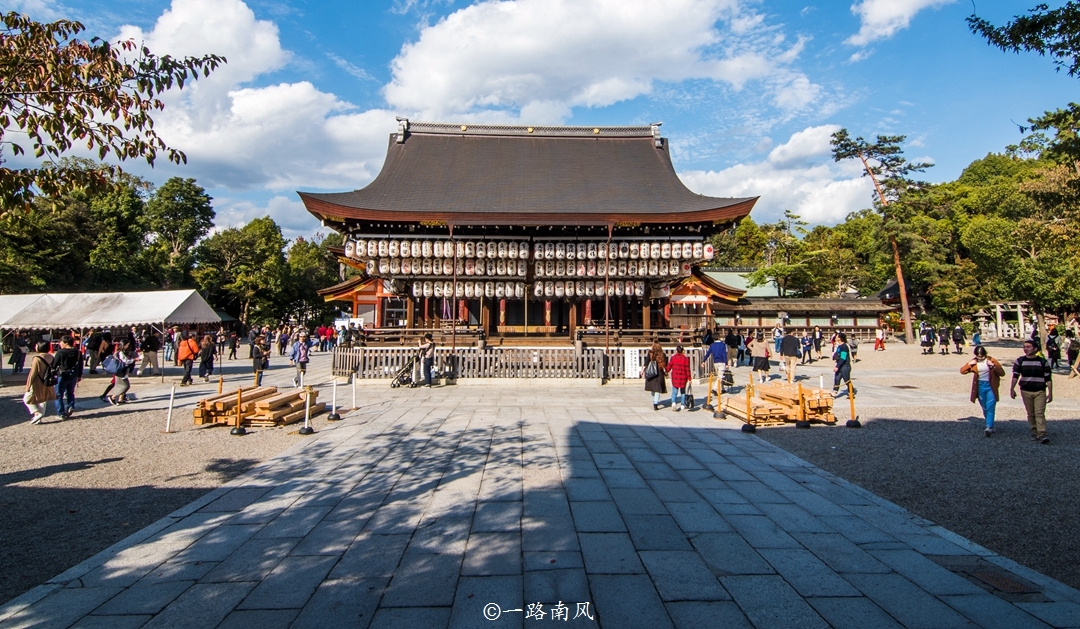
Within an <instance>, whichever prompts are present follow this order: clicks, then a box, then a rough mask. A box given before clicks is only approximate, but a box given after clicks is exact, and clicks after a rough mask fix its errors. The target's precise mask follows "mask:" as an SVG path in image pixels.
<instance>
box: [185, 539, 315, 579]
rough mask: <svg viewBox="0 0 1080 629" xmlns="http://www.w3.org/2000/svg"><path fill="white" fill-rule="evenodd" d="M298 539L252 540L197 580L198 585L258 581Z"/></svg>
mask: <svg viewBox="0 0 1080 629" xmlns="http://www.w3.org/2000/svg"><path fill="white" fill-rule="evenodd" d="M299 541H300V540H298V539H252V540H248V541H247V543H245V544H244V545H243V546H241V547H240V548H238V549H236V552H234V553H233V554H231V555H229V557H228V558H227V559H225V561H223V562H221V563H219V564H218V565H217V567H216V568H214V569H213V570H211V571H210V572H208V573H207V574H206V576H204V577H203V578H202V579H200V580H199V582H200V583H220V582H224V581H259V580H261V579H262V578H263V577H265V576H266V575H268V574H270V571H271V570H273V569H274V568H275V567H276V566H277V565H278V563H280V562H281V560H282V559H284V558H285V556H286V555H288V554H289V551H290V550H292V549H293V547H294V546H296V544H297V542H299Z"/></svg>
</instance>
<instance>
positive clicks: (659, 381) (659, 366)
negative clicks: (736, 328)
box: [641, 342, 727, 411]
mask: <svg viewBox="0 0 1080 629" xmlns="http://www.w3.org/2000/svg"><path fill="white" fill-rule="evenodd" d="M717 345H719V346H721V347H723V348H724V351H723V353H724V361H723V364H724V365H727V346H726V345H724V344H723V343H713V344H712V345H710V346H709V349H712V348H714V347H716V346H717ZM665 373H667V356H665V355H664V348H663V347H660V344H659V343H656V342H654V343H653V344H652V347H651V348H649V355H648V359H647V361H646V363H645V368H644V369H642V370H641V375H642V376H643V377H644V378H645V390H646V391H649V392H651V393H652V410H654V411H658V410H660V396H661V395H663V394H665V393H667V383H666V380H665V378H664V374H665ZM650 376H651V377H650Z"/></svg>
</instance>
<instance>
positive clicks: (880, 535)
mask: <svg viewBox="0 0 1080 629" xmlns="http://www.w3.org/2000/svg"><path fill="white" fill-rule="evenodd" d="M820 520H821V521H822V522H824V523H825V524H827V525H828V526H829V527H831V528H832V529H833V530H834V531H836V532H837V533H840V534H841V535H843V536H844V537H846V538H848V539H849V540H851V541H852V543H855V544H859V545H863V544H883V543H889V542H896V541H898V540H897V539H896V538H895V537H893V536H892V535H889V534H888V533H886V532H885V531H883V530H881V529H879V528H878V527H876V526H874V525H872V524H870V523H869V522H867V521H866V520H863V519H862V518H860V517H858V516H855V515H852V514H850V513H849V514H847V515H842V516H828V515H825V516H820Z"/></svg>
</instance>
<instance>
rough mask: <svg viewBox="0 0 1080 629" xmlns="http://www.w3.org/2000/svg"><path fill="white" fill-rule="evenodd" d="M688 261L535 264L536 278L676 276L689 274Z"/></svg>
mask: <svg viewBox="0 0 1080 629" xmlns="http://www.w3.org/2000/svg"><path fill="white" fill-rule="evenodd" d="M690 268H691V267H690V263H689V262H678V261H676V260H640V261H639V260H630V261H626V260H619V261H618V262H614V261H612V262H608V261H606V260H600V261H596V260H589V261H585V260H575V261H570V260H565V261H564V260H558V261H555V260H544V261H539V260H538V261H537V262H536V263H535V275H536V277H545V278H546V277H604V276H608V277H679V276H684V277H685V276H689V275H690Z"/></svg>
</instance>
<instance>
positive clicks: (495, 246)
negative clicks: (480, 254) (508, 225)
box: [487, 240, 499, 258]
mask: <svg viewBox="0 0 1080 629" xmlns="http://www.w3.org/2000/svg"><path fill="white" fill-rule="evenodd" d="M487 257H489V258H498V257H499V243H497V242H495V241H494V240H492V241H491V242H489V243H487Z"/></svg>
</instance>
